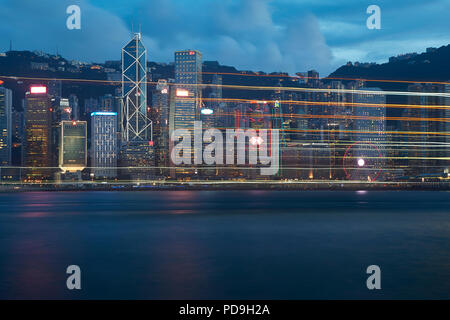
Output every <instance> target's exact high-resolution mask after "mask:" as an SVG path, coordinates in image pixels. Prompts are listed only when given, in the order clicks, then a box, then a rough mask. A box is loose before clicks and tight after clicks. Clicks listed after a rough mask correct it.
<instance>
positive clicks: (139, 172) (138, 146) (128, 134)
mask: <svg viewBox="0 0 450 320" xmlns="http://www.w3.org/2000/svg"><path fill="white" fill-rule="evenodd" d="M120 117H121V119H120V124H121V129H120V132H121V136H122V139H121V145H120V161H121V166H123V167H127V170H122V171H121V174H123V175H124V176H125V177H126V178H131V179H133V180H145V179H149V178H150V175H151V170H150V169H149V168H150V167H152V166H153V165H154V150H153V141H152V139H153V133H152V122H151V120H150V119H149V117H148V109H147V50H146V49H145V47H144V45H143V44H142V41H141V34H140V33H136V34H135V35H134V37H133V39H131V41H130V42H128V44H127V45H126V46H125V47H124V48H123V49H122V106H121V112H120ZM131 168H137V169H136V170H134V169H133V170H131Z"/></svg>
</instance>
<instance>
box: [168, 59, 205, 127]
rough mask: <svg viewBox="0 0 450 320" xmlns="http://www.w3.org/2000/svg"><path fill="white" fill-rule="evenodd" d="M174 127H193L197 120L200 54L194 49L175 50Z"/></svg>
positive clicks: (198, 114) (200, 72) (200, 78)
mask: <svg viewBox="0 0 450 320" xmlns="http://www.w3.org/2000/svg"><path fill="white" fill-rule="evenodd" d="M175 82H176V93H175V96H176V102H175V114H174V125H173V128H174V129H175V130H176V129H190V130H193V129H194V121H195V120H199V116H200V108H201V99H202V86H201V84H202V54H201V53H200V52H199V51H196V50H185V51H177V52H175Z"/></svg>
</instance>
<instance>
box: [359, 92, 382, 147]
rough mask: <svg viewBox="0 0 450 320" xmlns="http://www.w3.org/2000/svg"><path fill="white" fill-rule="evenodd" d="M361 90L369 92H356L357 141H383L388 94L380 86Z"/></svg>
mask: <svg viewBox="0 0 450 320" xmlns="http://www.w3.org/2000/svg"><path fill="white" fill-rule="evenodd" d="M359 90H360V91H365V92H366V91H367V93H357V94H355V103H356V104H357V105H356V108H355V110H354V113H355V116H356V117H357V119H356V120H355V122H354V130H355V131H356V133H355V141H370V142H372V143H375V144H378V143H383V142H384V140H385V130H386V95H385V94H384V93H383V91H382V90H381V89H379V88H365V87H363V88H361V89H359ZM369 91H372V92H373V93H371V92H369Z"/></svg>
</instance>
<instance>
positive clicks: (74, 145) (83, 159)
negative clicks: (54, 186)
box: [59, 121, 87, 172]
mask: <svg viewBox="0 0 450 320" xmlns="http://www.w3.org/2000/svg"><path fill="white" fill-rule="evenodd" d="M86 165H87V122H86V121H61V137H60V147H59V167H60V168H61V169H62V170H63V172H66V171H68V172H81V171H83V170H84V168H86Z"/></svg>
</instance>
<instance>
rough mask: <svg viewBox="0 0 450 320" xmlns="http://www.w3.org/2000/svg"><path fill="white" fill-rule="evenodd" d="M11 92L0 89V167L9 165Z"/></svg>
mask: <svg viewBox="0 0 450 320" xmlns="http://www.w3.org/2000/svg"><path fill="white" fill-rule="evenodd" d="M11 148H12V91H11V90H9V89H6V88H3V87H0V166H9V165H11Z"/></svg>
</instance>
